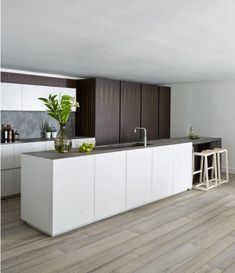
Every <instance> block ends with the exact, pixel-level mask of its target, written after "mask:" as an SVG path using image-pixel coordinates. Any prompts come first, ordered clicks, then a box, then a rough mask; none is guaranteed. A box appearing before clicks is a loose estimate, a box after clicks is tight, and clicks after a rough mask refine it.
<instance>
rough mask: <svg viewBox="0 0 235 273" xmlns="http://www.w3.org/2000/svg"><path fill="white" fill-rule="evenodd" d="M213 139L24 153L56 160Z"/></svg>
mask: <svg viewBox="0 0 235 273" xmlns="http://www.w3.org/2000/svg"><path fill="white" fill-rule="evenodd" d="M80 138H84V137H80ZM214 141H221V138H214V137H200V138H199V139H195V140H191V139H189V138H188V137H180V138H169V139H158V140H150V141H148V144H150V145H149V146H147V147H144V146H137V147H128V145H130V146H131V145H132V144H135V143H136V142H130V143H121V144H110V145H103V146H97V149H94V150H93V151H92V152H89V153H80V152H79V151H78V150H77V149H72V150H71V151H70V152H69V153H66V154H63V153H58V152H57V151H43V152H32V153H26V154H27V155H30V156H36V157H41V158H44V159H50V160H57V159H65V158H72V157H78V156H89V155H97V154H105V153H110V152H121V151H129V150H136V149H148V148H153V147H159V146H165V145H174V144H180V143H192V144H193V145H200V144H205V143H210V142H214ZM120 145H123V146H125V145H126V147H122V148H118V146H120ZM109 147H110V149H109Z"/></svg>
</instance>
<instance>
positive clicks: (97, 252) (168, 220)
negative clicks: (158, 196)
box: [1, 176, 235, 273]
mask: <svg viewBox="0 0 235 273" xmlns="http://www.w3.org/2000/svg"><path fill="white" fill-rule="evenodd" d="M234 200H235V176H231V182H230V183H228V184H224V185H222V186H220V187H218V188H216V189H213V190H210V191H208V192H201V191H195V190H192V191H189V192H184V193H181V194H179V195H177V196H173V197H170V198H166V199H164V200H160V201H158V202H155V203H152V204H149V205H146V206H144V207H141V208H137V209H134V210H132V211H129V212H126V213H123V214H120V215H117V216H115V217H111V218H109V219H106V220H104V221H100V222H98V223H94V224H91V225H89V226H87V227H83V228H80V229H77V230H75V231H72V232H69V233H67V234H64V235H61V236H58V237H55V238H50V237H47V236H46V235H44V234H42V233H41V232H39V231H37V230H35V229H33V228H31V227H29V226H28V225H26V224H25V223H23V222H22V221H21V220H20V198H19V197H16V198H12V199H6V200H2V202H1V203H2V211H1V215H2V223H1V224H2V245H1V248H2V257H1V259H2V272H3V273H59V272H61V273H62V272H63V273H111V272H113V273H114V272H115V273H134V272H135V273H137V272H138V273H156V272H161V273H163V272H168V273H170V272H172V273H209V272H210V273H221V272H225V273H234V272H235V261H234V260H235V201H234Z"/></svg>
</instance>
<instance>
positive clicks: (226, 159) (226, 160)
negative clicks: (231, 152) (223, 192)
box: [225, 150, 229, 182]
mask: <svg viewBox="0 0 235 273" xmlns="http://www.w3.org/2000/svg"><path fill="white" fill-rule="evenodd" d="M225 164H226V166H225V168H226V182H228V181H229V172H228V151H227V150H226V151H225Z"/></svg>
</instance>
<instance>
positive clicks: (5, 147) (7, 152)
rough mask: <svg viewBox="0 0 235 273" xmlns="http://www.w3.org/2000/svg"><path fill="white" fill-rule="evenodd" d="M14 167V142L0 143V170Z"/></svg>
mask: <svg viewBox="0 0 235 273" xmlns="http://www.w3.org/2000/svg"><path fill="white" fill-rule="evenodd" d="M13 168H14V144H2V145H1V170H6V169H13Z"/></svg>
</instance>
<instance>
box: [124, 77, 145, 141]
mask: <svg viewBox="0 0 235 273" xmlns="http://www.w3.org/2000/svg"><path fill="white" fill-rule="evenodd" d="M140 102H141V86H140V84H138V83H132V82H121V105H120V142H121V143H122V142H131V141H138V140H140V132H139V131H138V132H137V133H134V129H135V127H139V126H140Z"/></svg>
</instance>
